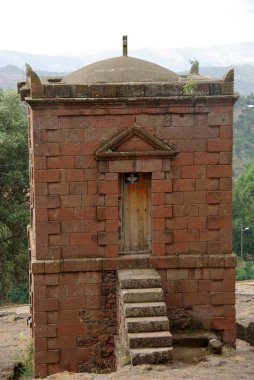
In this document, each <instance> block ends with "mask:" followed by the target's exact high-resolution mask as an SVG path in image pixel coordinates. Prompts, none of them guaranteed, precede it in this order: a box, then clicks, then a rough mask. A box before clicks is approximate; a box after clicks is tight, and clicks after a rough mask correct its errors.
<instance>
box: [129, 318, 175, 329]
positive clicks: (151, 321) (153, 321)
mask: <svg viewBox="0 0 254 380" xmlns="http://www.w3.org/2000/svg"><path fill="white" fill-rule="evenodd" d="M125 327H126V330H127V331H128V332H129V333H134V332H148V331H169V321H168V317H166V316H160V317H139V318H126V319H125Z"/></svg>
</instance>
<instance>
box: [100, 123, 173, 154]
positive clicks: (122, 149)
mask: <svg viewBox="0 0 254 380" xmlns="http://www.w3.org/2000/svg"><path fill="white" fill-rule="evenodd" d="M175 154H176V152H175V150H174V149H173V148H172V147H171V146H169V145H168V144H166V143H165V142H164V141H162V140H160V139H158V138H157V137H156V136H154V135H152V134H151V133H150V132H148V131H147V130H145V129H144V128H142V127H139V126H136V125H135V126H132V127H130V128H128V129H126V130H124V131H121V132H119V133H118V134H117V135H115V136H114V137H113V138H111V140H110V141H108V142H106V143H105V144H103V145H102V146H101V147H100V148H99V149H98V150H97V151H96V153H95V157H96V159H97V160H115V159H130V158H138V157H143V158H144V157H174V156H175Z"/></svg>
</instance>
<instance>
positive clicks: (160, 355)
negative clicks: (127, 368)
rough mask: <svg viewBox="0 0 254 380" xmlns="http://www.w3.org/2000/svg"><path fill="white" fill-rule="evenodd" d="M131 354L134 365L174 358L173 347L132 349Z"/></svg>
mask: <svg viewBox="0 0 254 380" xmlns="http://www.w3.org/2000/svg"><path fill="white" fill-rule="evenodd" d="M130 356H131V363H132V364H133V365H138V364H159V363H167V362H171V361H172V360H173V348H172V347H160V348H142V349H141V348H138V349H131V350H130Z"/></svg>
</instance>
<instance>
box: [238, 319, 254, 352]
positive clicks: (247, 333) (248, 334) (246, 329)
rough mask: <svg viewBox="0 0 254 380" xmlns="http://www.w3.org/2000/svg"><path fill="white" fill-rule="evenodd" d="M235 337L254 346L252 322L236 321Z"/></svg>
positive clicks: (253, 326)
mask: <svg viewBox="0 0 254 380" xmlns="http://www.w3.org/2000/svg"><path fill="white" fill-rule="evenodd" d="M236 335H237V338H238V339H242V340H245V341H246V342H248V343H249V344H250V345H251V346H254V322H252V321H249V320H240V321H238V322H237V323H236Z"/></svg>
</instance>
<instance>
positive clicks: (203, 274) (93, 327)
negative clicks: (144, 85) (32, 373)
mask: <svg viewBox="0 0 254 380" xmlns="http://www.w3.org/2000/svg"><path fill="white" fill-rule="evenodd" d="M232 105H233V99H232V97H216V98H215V99H214V98H213V99H212V98H209V97H200V98H198V99H196V101H195V102H194V101H193V100H191V99H186V100H183V99H181V100H180V101H178V100H177V98H175V99H171V100H170V98H169V99H167V100H161V101H159V100H157V101H156V102H155V101H153V102H152V101H151V102H150V103H149V100H147V99H146V103H143V102H142V101H139V102H137V104H136V106H135V107H133V106H132V105H131V104H129V105H128V103H125V102H124V101H122V103H121V102H118V103H116V104H106V105H105V104H103V103H101V102H99V101H98V104H94V105H93V104H89V103H88V104H86V103H85V102H84V103H78V104H74V103H73V105H71V104H64V103H62V104H61V103H59V104H57V103H52V104H50V105H47V107H46V106H45V105H40V103H38V104H36V103H35V104H32V111H31V123H30V128H31V131H30V136H31V138H30V141H31V194H32V196H31V210H32V211H31V215H32V223H31V224H32V230H31V232H30V242H31V250H32V257H33V259H32V271H33V273H34V275H33V283H32V290H33V308H34V337H35V351H36V354H35V365H36V374H39V373H41V374H42V375H43V376H46V374H51V373H54V372H57V371H59V370H64V369H69V370H73V371H77V370H79V371H81V370H82V368H83V370H84V369H86V370H87V369H89V368H90V367H92V366H93V365H94V363H97V364H98V360H99V358H101V360H104V361H105V362H107V361H108V362H107V363H108V365H109V363H110V365H112V363H113V352H112V347H113V334H115V333H116V331H115V314H114V313H115V311H114V310H115V307H116V305H115V298H114V297H115V296H114V286H113V283H114V281H113V277H114V276H113V275H112V277H110V281H109V283H110V285H105V281H104V279H105V278H107V276H108V273H111V272H108V271H111V270H112V271H115V270H116V269H117V268H119V267H126V266H128V267H132V266H133V267H137V266H139V265H140V266H153V267H155V268H158V269H160V273H161V275H162V278H163V283H164V288H165V294H166V300H167V304H168V311H169V317H170V320H171V324H172V326H179V325H188V324H189V323H190V321H191V323H192V324H195V325H196V326H200V327H202V328H207V329H208V328H212V329H214V330H217V331H221V333H222V335H223V339H224V341H225V342H229V343H232V344H233V343H234V340H235V322H234V313H235V312H234V265H235V259H234V257H232V256H231V253H232V246H231V223H232V218H231V174H232V166H231V161H232ZM44 107H45V108H44ZM134 124H136V125H137V126H141V127H143V128H144V129H145V130H146V131H148V132H149V133H150V134H152V135H155V136H156V137H157V138H159V139H160V140H162V141H164V142H166V143H168V144H169V145H170V146H171V147H173V148H174V149H175V150H176V152H177V154H176V157H175V158H174V159H163V158H146V159H142V158H140V159H127V160H110V161H96V159H95V156H94V153H95V151H96V149H97V148H99V147H100V146H101V145H102V144H103V143H105V141H107V140H108V139H110V138H111V137H112V136H114V135H115V134H116V133H117V132H120V131H122V130H124V129H126V128H128V127H131V126H133V125H134ZM141 145H142V144H141ZM126 146H128V144H126ZM140 148H143V146H141V147H140ZM132 171H135V172H151V173H152V252H151V256H150V257H148V258H147V257H146V258H140V259H135V260H134V259H132V258H130V257H127V258H123V257H121V258H119V235H118V228H119V220H118V219H119V218H118V191H119V186H118V177H119V173H123V172H132ZM34 237H35V240H34ZM33 242H34V243H33ZM90 258H91V259H94V260H95V261H93V263H95V262H96V263H97V264H96V265H99V266H98V267H96V269H94V270H93V269H91V266H90V265H91V260H90ZM86 260H87V261H86ZM89 260H90V261H89ZM96 260H97V261H96ZM89 263H90V264H89ZM93 265H94V264H93ZM104 271H106V272H104ZM105 276H106V277H105ZM110 276H111V275H110ZM105 286H106V287H107V286H108V289H110V290H108V296H105V294H104V293H103V292H104V291H105ZM105 297H106V298H105ZM107 297H108V298H107ZM107 300H108V301H107ZM105 302H106V303H105ZM107 302H109V303H107ZM109 307H110V310H109ZM82 313H83V314H82ZM108 313H110V318H108V317H109V314H108ZM82 316H83V317H84V318H85V322H84V319H82V318H83V317H82ZM86 318H87V319H89V321H87V320H86ZM111 323H112V324H111ZM87 334H88V335H87ZM91 334H92V335H91ZM81 342H83V343H82V344H83V345H82V344H81ZM105 342H106V343H105ZM91 347H92V349H91ZM103 347H106V348H105V349H106V352H107V353H105V352H104V351H103V350H104V348H103ZM107 347H109V348H107ZM103 355H106V356H103ZM107 355H108V356H107ZM102 358H103V359H102ZM96 360H97V362H96ZM83 362H84V363H85V362H86V364H84V365H83V364H82V363H83ZM82 365H83V367H82ZM98 365H99V364H98ZM100 365H102V364H100ZM89 366H90V367H89Z"/></svg>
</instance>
